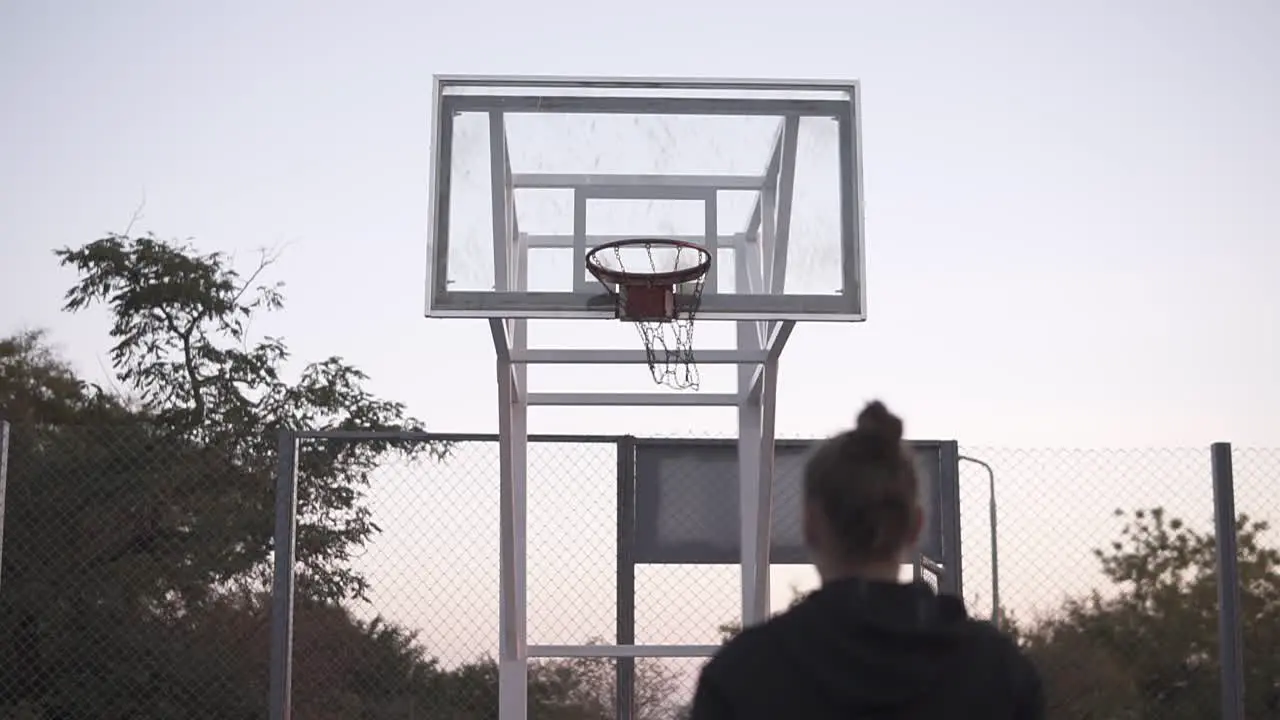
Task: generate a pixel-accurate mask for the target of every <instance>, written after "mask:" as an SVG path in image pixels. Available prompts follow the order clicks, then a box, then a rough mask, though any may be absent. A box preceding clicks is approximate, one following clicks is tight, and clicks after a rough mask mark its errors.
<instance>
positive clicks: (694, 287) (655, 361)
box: [591, 242, 707, 390]
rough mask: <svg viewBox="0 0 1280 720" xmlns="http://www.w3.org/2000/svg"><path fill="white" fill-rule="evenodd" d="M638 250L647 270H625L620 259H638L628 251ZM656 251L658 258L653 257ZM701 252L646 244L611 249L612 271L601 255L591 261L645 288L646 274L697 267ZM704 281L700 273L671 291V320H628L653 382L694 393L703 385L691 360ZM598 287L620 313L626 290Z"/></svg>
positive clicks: (660, 244)
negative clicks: (674, 304)
mask: <svg viewBox="0 0 1280 720" xmlns="http://www.w3.org/2000/svg"><path fill="white" fill-rule="evenodd" d="M640 248H643V250H644V255H645V262H646V264H647V265H648V266H649V269H648V270H636V269H634V267H635V265H634V263H633V264H632V269H631V270H628V269H627V264H626V262H624V261H623V256H624V255H638V253H635V252H627V251H631V250H639V249H640ZM655 251H656V252H657V255H658V257H655V256H654V253H655ZM702 252H705V251H701V250H695V249H692V248H686V247H684V246H682V245H667V244H663V243H649V242H646V243H642V244H640V245H617V246H614V247H613V252H612V255H613V263H612V265H613V267H609V266H608V264H606V263H605V262H604V258H603V257H602V255H601V254H600V253H596V254H594V255H592V256H591V260H592V261H594V262H595V263H596V264H597V265H599V266H600V267H602V268H604V269H607V270H612V271H615V272H625V273H632V274H634V275H636V278H635V279H636V281H637V282H638V283H639V284H644V283H645V280H646V279H645V277H644V275H645V274H651V275H661V274H665V273H670V272H672V271H675V270H684V269H687V268H690V267H693V266H696V265H697V264H698V262H699V261H700V260H701V253H702ZM682 255H683V257H684V259H685V261H684V262H681V257H682ZM690 256H693V260H692V261H691V263H692V264H690V259H689V258H690ZM659 258H661V259H659ZM706 279H707V276H706V274H705V273H703V274H701V275H699V276H698V277H696V278H694V279H693V280H690V281H689V282H687V283H681V284H679V285H676V286H675V287H674V288H673V291H674V292H675V293H676V298H675V301H676V302H678V303H680V307H677V308H676V314H675V317H674V318H671V319H662V320H647V319H643V318H635V319H631V320H629V321H630V322H632V323H634V324H635V326H636V330H637V331H638V332H639V333H640V341H641V342H642V343H644V351H645V354H646V355H647V360H648V364H649V372H650V373H651V374H652V375H653V381H654V382H655V383H657V384H659V385H665V386H667V387H669V388H672V389H674V390H697V389H698V387H699V386H700V385H701V384H702V378H701V375H700V374H699V372H698V363H697V362H696V361H695V359H694V356H693V329H694V319H695V317H696V315H697V312H698V306H699V305H700V304H701V302H702V289H703V285H704V284H705V283H706ZM601 284H602V285H603V286H604V287H605V289H606V290H608V291H609V293H610V294H611V295H613V298H614V300H615V301H617V302H618V303H619V305H620V307H619V310H622V309H623V308H622V307H621V304H622V303H623V302H625V300H624V296H623V294H622V293H625V292H626V290H625V288H624V289H616V288H615V287H614V285H613V283H610V282H607V281H605V280H603V279H601ZM682 308H683V309H682Z"/></svg>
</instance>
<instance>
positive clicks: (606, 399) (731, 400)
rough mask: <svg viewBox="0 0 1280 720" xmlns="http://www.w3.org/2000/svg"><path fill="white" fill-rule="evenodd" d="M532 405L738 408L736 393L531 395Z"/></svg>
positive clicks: (529, 395)
mask: <svg viewBox="0 0 1280 720" xmlns="http://www.w3.org/2000/svg"><path fill="white" fill-rule="evenodd" d="M525 397H526V398H527V399H528V402H529V404H530V405H561V406H577V407H589V406H602V405H603V406H610V407H639V406H643V405H648V406H662V407H734V406H736V405H737V404H738V395H737V394H736V393H594V392H593V393H550V392H539V393H527V394H526V395H525Z"/></svg>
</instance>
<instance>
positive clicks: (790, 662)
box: [691, 579, 1045, 720]
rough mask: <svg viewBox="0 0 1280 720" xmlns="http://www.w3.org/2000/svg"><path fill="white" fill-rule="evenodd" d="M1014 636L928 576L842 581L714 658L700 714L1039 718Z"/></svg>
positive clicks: (710, 718) (1032, 682) (771, 718)
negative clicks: (943, 592)
mask: <svg viewBox="0 0 1280 720" xmlns="http://www.w3.org/2000/svg"><path fill="white" fill-rule="evenodd" d="M1044 714H1045V710H1044V699H1043V695H1042V692H1041V687H1040V680H1039V677H1038V675H1037V674H1036V671H1035V669H1034V668H1033V667H1032V665H1031V663H1030V662H1029V661H1028V660H1027V659H1026V658H1025V657H1024V656H1023V655H1022V654H1021V653H1020V652H1019V651H1018V649H1017V647H1016V646H1015V645H1014V643H1013V641H1012V640H1011V639H1010V638H1008V637H1007V636H1005V635H1003V634H1002V633H1000V632H999V631H997V630H996V629H995V628H994V627H992V626H991V625H990V624H988V623H984V622H980V621H976V620H972V619H970V618H969V617H968V615H967V613H966V612H965V608H964V603H963V602H962V601H960V600H958V599H956V598H953V597H949V596H939V595H936V594H935V593H934V592H933V590H932V588H930V587H929V586H928V585H926V584H924V583H914V584H911V585H901V584H896V583H887V582H872V581H866V580H856V579H850V580H839V581H836V582H831V583H827V584H825V585H823V587H822V588H821V589H819V590H817V591H815V592H813V593H812V594H810V595H809V596H808V597H806V598H805V599H804V600H802V601H801V602H800V603H798V604H797V605H795V606H794V607H792V608H791V609H789V610H787V611H786V612H784V613H782V614H780V615H778V616H776V617H774V618H772V619H771V620H769V621H767V622H765V623H762V624H760V625H757V626H754V627H751V628H747V629H746V630H744V631H743V632H742V633H740V634H739V635H738V636H737V637H735V638H733V639H732V640H730V641H729V642H728V643H727V644H726V645H725V646H724V647H723V648H721V650H720V652H719V653H717V654H716V656H715V657H714V658H713V659H712V660H711V661H710V662H709V663H707V665H706V667H705V668H704V669H703V671H702V675H701V677H700V678H699V680H698V688H697V692H696V693H695V695H694V702H693V712H692V715H691V718H692V720H756V719H757V718H759V719H761V720H764V719H766V718H767V719H768V720H827V718H832V719H834V718H840V720H858V719H861V718H882V719H884V720H889V719H891V718H892V719H894V720H923V719H926V718H927V719H929V720H951V719H953V718H954V719H955V720H967V719H968V718H974V719H975V720H978V719H981V720H1005V719H1008V720H1039V719H1040V718H1043V717H1044Z"/></svg>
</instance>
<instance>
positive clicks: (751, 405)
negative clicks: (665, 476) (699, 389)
mask: <svg viewBox="0 0 1280 720" xmlns="http://www.w3.org/2000/svg"><path fill="white" fill-rule="evenodd" d="M737 330H738V348H739V349H747V348H751V347H758V346H759V342H760V340H759V338H760V336H759V334H758V333H757V330H756V324H755V323H754V322H751V321H738V323H737ZM757 367H759V366H757V365H739V366H738V476H739V486H738V523H739V524H738V531H739V533H740V537H739V552H740V554H741V568H740V569H741V572H742V577H741V582H742V625H743V627H746V626H748V625H754V624H756V623H759V622H761V621H763V620H764V619H765V618H766V617H768V610H766V609H765V604H766V603H767V602H768V586H769V582H768V568H767V566H766V567H761V565H760V553H759V551H758V548H759V544H760V538H761V536H762V535H767V533H768V530H767V527H768V517H767V516H766V517H765V526H764V527H761V522H760V520H761V512H760V511H761V508H760V495H761V481H762V477H761V475H762V473H761V462H760V461H761V452H760V451H761V448H762V440H763V438H762V437H761V429H762V427H763V421H764V414H763V410H764V408H763V407H762V405H761V399H762V396H763V395H762V393H752V392H749V390H750V388H751V383H752V379H753V377H754V376H755V369H756V368H757ZM762 579H763V582H761V580H762ZM762 585H763V587H764V589H765V590H764V592H763V593H761V591H760V588H761V586H762Z"/></svg>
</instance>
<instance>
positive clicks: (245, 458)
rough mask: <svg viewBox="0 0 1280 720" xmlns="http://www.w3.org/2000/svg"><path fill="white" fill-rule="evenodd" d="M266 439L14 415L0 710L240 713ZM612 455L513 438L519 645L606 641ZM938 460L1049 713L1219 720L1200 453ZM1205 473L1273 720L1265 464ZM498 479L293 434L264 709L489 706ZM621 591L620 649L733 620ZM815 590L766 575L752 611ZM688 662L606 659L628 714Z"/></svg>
mask: <svg viewBox="0 0 1280 720" xmlns="http://www.w3.org/2000/svg"><path fill="white" fill-rule="evenodd" d="M275 447H276V446H275V439H274V438H269V439H265V440H264V441H263V443H262V444H261V446H258V445H254V446H252V447H250V448H248V449H246V448H244V447H240V448H237V449H236V450H235V451H234V452H233V451H232V450H229V449H225V448H224V449H216V448H213V449H211V448H205V447H199V446H196V445H193V444H191V443H175V442H172V441H170V440H167V439H165V438H164V436H163V434H162V433H157V432H155V431H154V430H151V429H147V428H119V427H113V428H33V427H28V426H14V427H13V428H12V429H11V433H10V441H9V451H8V454H7V492H6V493H4V494H3V495H0V497H3V498H4V502H3V506H2V507H3V513H2V515H0V516H2V517H3V523H4V524H3V526H2V528H3V535H2V536H0V537H2V538H3V545H0V557H2V561H3V563H2V569H0V719H3V720H11V719H13V720H16V719H19V718H21V719H23V720H28V719H30V720H53V719H54V718H68V719H72V720H75V719H78V718H86V719H87V718H95V719H97V718H107V719H115V718H120V719H123V718H147V719H150V718H211V719H212V718H218V719H219V720H223V719H236V718H244V719H246V720H248V719H249V718H254V719H257V718H262V717H265V716H266V714H267V703H268V695H269V693H268V683H267V678H268V676H269V672H268V668H269V664H270V662H269V658H270V650H271V611H272V607H271V581H272V560H273V548H272V534H273V518H274V510H273V507H274V504H275V499H276V486H275V483H276V474H277V473H276V470H277V468H276V465H275V463H276V452H275ZM618 447H619V445H618V442H617V439H615V438H576V439H571V438H557V439H553V440H535V441H532V442H531V443H530V444H529V449H528V472H527V481H528V483H527V484H528V516H527V529H528V535H527V541H528V561H527V562H528V584H527V618H528V619H527V633H528V641H529V643H530V644H533V645H577V644H584V643H590V642H599V643H602V644H606V645H607V644H613V643H614V642H616V637H617V633H618V627H619V624H618V623H619V619H620V613H619V607H620V603H619V595H618V588H619V586H620V582H619V563H618V550H619V533H618V527H619V525H618V523H619V510H618V507H619V498H618V483H619V468H620V467H621V466H622V465H623V464H625V458H624V459H623V461H624V462H623V463H621V464H620V463H619V451H618ZM446 450H447V452H445V451H446ZM962 455H964V456H967V457H971V458H973V459H975V460H981V461H984V462H985V463H987V464H988V465H989V466H990V468H991V469H992V471H993V476H994V480H995V489H996V492H997V505H998V517H997V521H998V526H997V527H998V532H997V533H996V536H995V537H996V540H997V544H996V547H995V552H993V551H992V550H993V548H992V546H991V537H992V536H991V533H990V527H991V524H990V522H991V514H990V507H989V498H988V493H989V490H990V485H991V483H990V479H991V478H990V477H989V476H988V475H987V473H986V470H985V469H984V468H983V467H982V466H981V465H978V464H975V463H971V462H962V464H961V472H960V489H961V492H960V498H961V518H962V530H963V534H962V538H963V558H964V566H963V581H964V592H965V595H966V599H967V600H968V601H969V604H970V606H971V608H972V610H973V613H974V614H975V615H979V616H985V615H987V614H989V613H990V611H991V609H992V605H993V594H995V592H998V593H999V598H1000V599H999V607H1000V608H1002V610H1003V612H1002V614H1001V617H1002V621H1003V622H1004V623H1005V627H1006V628H1007V629H1009V630H1011V631H1012V632H1015V633H1017V634H1018V636H1019V638H1020V640H1021V641H1022V642H1023V643H1024V644H1025V645H1026V646H1027V647H1028V649H1029V651H1030V652H1031V654H1032V655H1033V657H1034V658H1035V659H1036V661H1037V662H1038V663H1039V665H1040V668H1041V671H1042V673H1043V674H1044V676H1045V682H1046V686H1047V688H1048V692H1049V696H1050V701H1051V705H1052V709H1051V717H1054V718H1085V717H1104V718H1113V717H1114V718H1123V717H1133V718H1184V717H1185V718H1207V717H1221V716H1222V710H1221V696H1222V693H1221V684H1220V679H1219V668H1220V659H1219V657H1218V626H1217V622H1218V615H1219V613H1218V608H1219V604H1218V603H1219V601H1218V589H1217V582H1216V580H1217V565H1216V562H1215V552H1216V536H1215V530H1214V524H1213V514H1214V498H1213V485H1212V479H1211V474H1210V470H1209V467H1210V459H1209V452H1208V450H1207V449H1205V450H1196V449H1189V450H1145V451H1094V450H1069V451H1068V450H1008V449H990V448H962ZM1234 457H1235V487H1236V489H1237V493H1236V509H1237V510H1238V512H1239V513H1240V514H1241V515H1247V516H1248V517H1249V518H1250V520H1249V521H1248V523H1244V522H1242V523H1241V524H1240V528H1239V530H1240V531H1239V535H1238V553H1237V557H1238V562H1239V576H1240V604H1239V609H1240V618H1241V624H1242V626H1243V628H1244V638H1245V643H1244V648H1243V653H1242V654H1243V660H1244V664H1243V667H1244V679H1245V690H1246V706H1247V712H1246V715H1245V716H1246V717H1249V718H1266V717H1275V716H1277V714H1278V713H1280V710H1277V705H1276V704H1274V703H1276V701H1277V700H1280V693H1278V692H1277V691H1278V690H1280V687H1278V686H1277V681H1280V661H1277V659H1276V656H1277V653H1275V652H1274V649H1275V648H1276V647H1280V635H1277V633H1278V632H1280V630H1277V628H1280V557H1277V555H1276V550H1277V548H1280V534H1277V533H1276V532H1275V531H1273V530H1270V529H1266V528H1264V527H1262V526H1257V525H1255V524H1254V523H1255V522H1258V521H1268V520H1274V519H1275V518H1276V517H1277V514H1278V513H1280V493H1278V492H1277V490H1276V489H1275V488H1276V482H1275V478H1276V474H1277V473H1280V452H1277V451H1268V450H1257V449H1248V450H1236V451H1235V453H1234ZM499 461H500V452H499V446H498V443H497V441H496V439H495V438H487V437H475V436H470V437H467V436H457V437H449V436H433V441H432V442H417V443H416V444H412V446H406V445H405V444H404V443H401V444H395V443H382V444H378V443H374V442H359V441H358V442H351V441H332V440H304V441H302V442H301V443H300V444H299V445H298V457H297V465H298V475H297V477H298V490H297V492H298V514H297V545H296V556H297V563H296V566H295V567H296V568H297V593H296V596H295V601H294V605H293V618H294V622H293V637H292V649H293V660H294V667H293V670H294V672H293V687H292V693H291V696H292V698H293V705H292V712H293V717H294V718H296V719H297V720H328V719H329V718H335V719H336V718H344V719H346V718H370V719H381V718H387V719H391V718H413V719H414V720H422V719H424V718H456V719H466V718H476V719H480V718H496V717H497V707H498V682H497V677H498V669H497V663H496V658H497V656H498V638H499V633H498V630H499V548H500V545H499V518H500V511H501V506H500V500H499V483H498V478H499ZM0 467H5V465H4V464H0ZM1117 511H1120V514H1117ZM724 512H725V513H726V515H727V516H728V517H729V518H730V521H731V522H736V520H733V519H732V518H734V517H736V512H737V503H736V502H734V501H731V500H730V501H727V502H725V503H724ZM1126 528H1127V533H1126ZM1095 551H1099V552H1098V553H1095ZM993 562H994V564H993ZM993 571H998V572H995V573H993ZM634 573H635V575H634V621H635V628H634V634H635V638H634V642H635V643H637V644H714V643H715V642H717V641H718V640H719V638H720V636H721V626H722V625H725V624H732V623H735V622H737V621H738V620H739V618H740V608H739V602H740V587H739V573H738V569H737V568H736V567H735V566H726V565H687V564H686V565H677V564H640V565H638V566H636V567H635V568H634ZM993 575H995V577H994V578H993ZM993 580H997V581H998V582H997V583H993ZM815 583H816V578H815V577H814V575H813V573H812V571H811V570H810V569H808V568H806V567H802V566H799V565H794V566H775V567H774V569H773V573H772V588H771V591H772V600H773V603H772V604H773V607H774V608H775V609H780V608H781V607H784V606H785V605H786V603H787V602H788V601H789V600H790V598H791V597H793V595H794V593H795V592H796V591H797V590H799V591H803V590H805V589H808V588H810V587H813V586H814V584H815ZM996 585H998V589H997V588H996ZM622 586H623V587H626V585H625V583H624V584H623V585H622ZM618 662H619V661H617V660H614V659H583V658H566V659H548V660H537V661H533V662H531V670H530V673H529V707H530V712H529V716H530V717H531V718H547V719H552V720H554V719H555V718H612V717H616V711H615V707H616V697H615V693H616V690H617V686H618V678H619V675H618V673H617V671H616V668H617V663H618ZM702 662H703V661H702V660H701V659H697V658H690V659H664V658H656V659H638V660H636V661H634V667H635V682H634V694H635V703H634V709H635V712H634V714H633V717H635V718H643V719H644V720H657V719H659V718H679V717H682V714H683V713H684V712H685V711H686V710H687V706H688V703H689V701H690V699H691V697H692V687H693V682H694V680H695V678H696V673H697V670H698V668H699V667H700V666H701V664H702Z"/></svg>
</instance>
